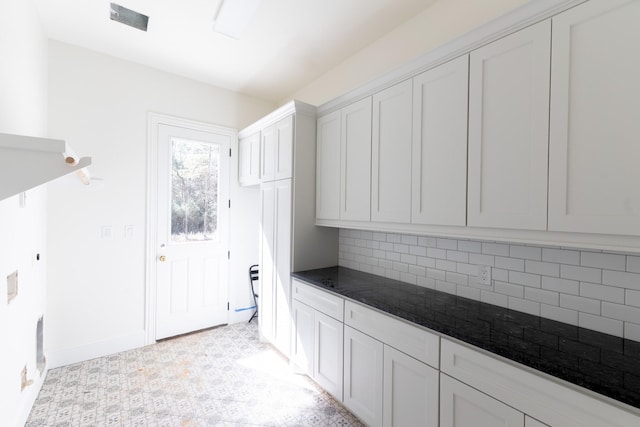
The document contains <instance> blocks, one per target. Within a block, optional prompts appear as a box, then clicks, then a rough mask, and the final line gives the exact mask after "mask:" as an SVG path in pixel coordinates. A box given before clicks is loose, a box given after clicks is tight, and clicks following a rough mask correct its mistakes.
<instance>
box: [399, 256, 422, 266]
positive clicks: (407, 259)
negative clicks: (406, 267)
mask: <svg viewBox="0 0 640 427" xmlns="http://www.w3.org/2000/svg"><path fill="white" fill-rule="evenodd" d="M400 261H402V262H404V263H407V264H414V265H415V264H417V263H418V260H417V257H416V256H415V255H408V254H402V255H400Z"/></svg>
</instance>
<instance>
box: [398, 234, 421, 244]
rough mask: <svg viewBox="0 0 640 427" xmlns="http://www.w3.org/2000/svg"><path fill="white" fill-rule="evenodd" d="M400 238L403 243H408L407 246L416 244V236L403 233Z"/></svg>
mask: <svg viewBox="0 0 640 427" xmlns="http://www.w3.org/2000/svg"><path fill="white" fill-rule="evenodd" d="M401 240H402V243H404V244H405V245H409V246H411V245H413V246H417V245H418V236H410V235H408V234H403V235H402V239H401Z"/></svg>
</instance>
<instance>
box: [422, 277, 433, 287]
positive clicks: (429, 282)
mask: <svg viewBox="0 0 640 427" xmlns="http://www.w3.org/2000/svg"><path fill="white" fill-rule="evenodd" d="M418 286H422V287H423V288H429V289H435V288H436V281H435V280H434V279H432V278H430V277H418Z"/></svg>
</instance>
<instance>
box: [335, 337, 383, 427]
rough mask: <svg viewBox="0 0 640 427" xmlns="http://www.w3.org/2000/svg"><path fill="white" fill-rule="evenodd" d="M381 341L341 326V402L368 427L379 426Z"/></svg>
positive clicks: (380, 417)
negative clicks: (342, 391)
mask: <svg viewBox="0 0 640 427" xmlns="http://www.w3.org/2000/svg"><path fill="white" fill-rule="evenodd" d="M382 360H383V344H382V343H381V342H380V341H378V340H376V339H374V338H371V337H370V336H369V335H366V334H363V333H362V332H360V331H357V330H355V329H353V328H350V327H349V326H345V327H344V405H345V406H346V407H347V408H348V409H349V410H350V411H351V412H353V413H354V414H355V415H356V416H357V417H358V418H360V419H361V420H362V421H364V422H365V423H366V424H367V425H369V426H370V427H380V426H382V381H383V380H382V371H383V364H382Z"/></svg>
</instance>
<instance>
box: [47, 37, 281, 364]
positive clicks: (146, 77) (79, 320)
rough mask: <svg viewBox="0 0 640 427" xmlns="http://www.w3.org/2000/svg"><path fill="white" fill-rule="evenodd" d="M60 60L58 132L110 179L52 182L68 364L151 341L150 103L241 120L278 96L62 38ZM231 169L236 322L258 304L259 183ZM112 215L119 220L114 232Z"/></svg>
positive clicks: (59, 356)
mask: <svg viewBox="0 0 640 427" xmlns="http://www.w3.org/2000/svg"><path fill="white" fill-rule="evenodd" d="M49 71H50V72H49V88H50V91H49V94H50V97H49V123H50V128H49V130H50V134H51V136H52V137H58V138H62V139H66V140H67V142H68V143H69V144H70V145H71V146H72V147H73V148H74V149H75V151H76V152H77V153H78V154H80V155H91V156H92V157H93V165H92V166H91V167H90V171H91V174H92V176H94V177H95V178H101V179H103V181H102V182H98V181H95V182H96V183H97V184H95V183H94V185H93V186H92V187H90V188H84V187H82V186H81V185H79V183H78V181H77V180H76V179H75V177H74V176H69V177H65V178H64V179H61V180H59V181H58V182H57V183H55V184H54V185H51V186H50V188H49V215H48V230H49V234H48V247H49V252H50V257H49V264H48V268H49V270H48V282H49V290H48V298H47V327H48V332H49V333H48V334H47V340H46V344H47V348H48V354H49V359H50V364H51V366H59V365H64V364H68V363H72V362H76V361H80V360H84V359H87V358H92V357H97V356H102V355H105V354H110V353H113V352H117V351H122V350H125V349H128V348H133V347H138V346H141V345H143V344H144V335H145V329H144V328H145V227H146V223H145V215H146V203H145V198H146V174H147V159H146V155H147V113H148V112H150V111H153V112H158V113H162V114H167V115H172V116H176V117H182V118H187V119H191V120H197V121H202V122H207V123H213V124H217V125H221V126H227V127H231V128H236V129H240V128H241V127H243V126H246V125H247V124H249V123H250V122H252V121H254V120H256V119H258V118H259V117H261V116H262V115H264V114H266V113H268V112H269V111H271V110H272V109H273V108H274V105H272V104H270V103H266V102H263V101H260V100H257V99H254V98H250V97H247V96H244V95H238V94H236V93H233V92H230V91H227V90H223V89H219V88H215V87H212V86H208V85H205V84H202V83H198V82H195V81H192V80H188V79H185V78H182V77H178V76H175V75H172V74H169V73H165V72H161V71H157V70H154V69H151V68H147V67H144V66H141V65H137V64H133V63H130V62H126V61H123V60H119V59H115V58H113V57H109V56H106V55H103V54H98V53H95V52H91V51H88V50H85V49H81V48H77V47H73V46H70V45H66V44H62V43H59V42H55V41H51V42H50V43H49ZM234 152H235V153H237V149H236V150H234ZM232 163H234V166H235V165H236V164H237V157H236V155H235V154H234V159H233V160H232ZM234 171H235V168H234ZM232 174H233V175H232V177H231V183H232V189H231V194H232V200H233V204H234V208H233V211H232V213H231V241H232V247H231V250H232V251H233V253H234V256H233V259H232V267H231V275H230V277H231V283H230V295H231V313H232V316H231V319H230V320H231V321H232V322H234V321H238V320H241V319H244V317H242V316H247V315H249V313H240V314H239V315H234V311H233V310H234V309H235V308H237V307H246V306H247V305H250V292H249V291H248V289H249V284H248V279H247V278H246V277H245V276H246V272H245V270H246V267H248V265H249V264H251V263H253V262H255V260H256V259H257V246H258V245H257V235H258V212H257V211H256V209H255V206H257V205H258V192H257V190H256V189H239V188H238V186H237V178H236V175H235V174H234V172H232ZM128 225H132V226H134V235H133V238H132V239H125V237H124V227H125V226H128ZM103 226H111V227H112V230H113V237H112V238H111V239H110V240H105V239H102V238H101V230H102V227H103ZM238 247H242V250H238V249H237V248H238ZM234 248H236V249H234Z"/></svg>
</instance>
